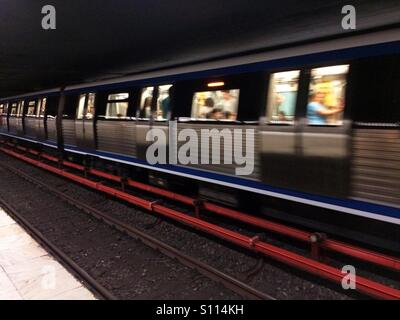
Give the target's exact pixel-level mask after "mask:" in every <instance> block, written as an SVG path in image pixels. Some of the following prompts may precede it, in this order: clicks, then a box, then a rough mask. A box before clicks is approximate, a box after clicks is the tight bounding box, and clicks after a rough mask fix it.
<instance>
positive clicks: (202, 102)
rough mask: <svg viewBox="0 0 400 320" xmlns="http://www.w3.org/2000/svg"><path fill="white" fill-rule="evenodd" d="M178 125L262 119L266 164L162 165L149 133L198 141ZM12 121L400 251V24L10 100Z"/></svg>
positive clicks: (117, 167)
mask: <svg viewBox="0 0 400 320" xmlns="http://www.w3.org/2000/svg"><path fill="white" fill-rule="evenodd" d="M171 122H174V126H175V127H176V130H177V132H178V135H179V133H180V132H181V131H183V130H185V129H192V131H194V132H196V133H198V134H199V136H200V135H201V132H202V130H204V129H217V130H218V133H220V132H221V131H222V130H223V129H229V130H233V131H234V130H236V129H241V130H242V131H241V132H244V129H251V132H253V138H254V144H253V147H254V156H253V157H251V159H250V158H249V161H250V162H251V163H250V166H251V168H252V169H253V170H251V173H249V174H247V175H237V174H236V171H235V170H236V169H237V167H238V165H237V164H236V163H215V162H214V161H212V160H211V159H207V160H209V161H205V162H204V163H201V162H198V163H195V162H193V163H180V162H179V161H171V159H167V163H151V162H149V161H148V159H147V151H148V150H149V147H150V146H151V145H152V144H153V143H154V141H155V140H154V139H151V137H150V139H149V132H150V130H152V129H158V131H157V132H164V133H165V136H166V137H167V139H166V147H167V148H172V145H173V144H174V143H175V144H176V145H175V147H176V146H177V147H178V148H179V147H180V146H182V145H183V144H184V143H185V141H186V140H184V141H182V140H179V141H175V142H174V141H172V140H173V139H174V137H173V136H172V135H171V134H170V132H169V131H170V130H171ZM0 125H1V129H0V130H1V132H0V134H1V136H2V137H3V138H4V139H9V140H12V141H18V143H19V144H22V145H29V146H30V147H32V148H36V149H38V150H46V152H51V153H53V154H57V155H58V156H60V157H63V158H66V159H69V160H72V161H77V162H81V163H84V164H85V165H87V166H94V167H101V168H102V169H104V170H110V171H118V172H119V174H121V175H122V176H130V177H134V178H136V179H140V180H142V181H146V182H147V183H151V184H156V185H158V186H161V187H164V188H168V189H174V190H180V191H181V192H184V193H190V194H192V195H196V196H198V197H199V198H206V199H209V200H211V201H215V202H222V203H224V204H225V205H227V206H231V207H236V208H241V209H243V210H245V211H246V212H249V213H252V214H255V215H259V216H267V217H269V218H271V219H275V220H279V221H286V222H287V223H291V224H295V225H301V226H303V227H306V228H309V229H311V230H315V231H321V232H327V233H329V234H335V235H337V236H338V237H344V238H351V239H354V240H355V241H358V242H364V243H369V244H371V245H374V246H377V247H381V248H386V249H388V250H390V251H393V252H400V30H399V29H392V30H386V31H376V32H374V33H369V34H358V35H351V36H347V37H341V38H332V39H326V40H321V41H318V42H310V43H299V44H296V45H292V46H287V47H284V46H283V47H277V48H272V49H271V50H269V51H263V52H255V53H252V54H249V55H245V56H240V57H231V58H226V59H221V60H218V61H209V62H204V63H199V64H194V65H185V66H178V67H175V68H169V69H162V70H158V71H151V72H146V73H141V74H134V75H130V76H126V77H123V78H115V79H110V80H103V81H98V82H93V83H83V84H73V85H70V86H66V87H63V88H56V89H52V90H47V91H41V92H35V93H28V94H24V95H20V96H14V97H8V98H2V99H0ZM246 132H247V131H246ZM249 132H250V131H249ZM214 133H215V132H214ZM211 138H212V137H211ZM245 138H246V137H243V139H238V140H236V139H235V140H234V142H233V145H232V146H231V149H229V148H228V151H229V150H230V151H229V152H233V151H232V150H233V149H235V147H236V146H235V144H238V143H239V142H240V143H241V144H242V143H243V141H244V144H246V143H247V142H246V141H247V140H246V139H245ZM175 139H176V138H175ZM224 139H225V137H224ZM221 141H222V140H221ZM198 143H200V144H202V143H203V142H200V141H199V142H198ZM241 147H243V145H241ZM211 148H212V150H213V151H218V150H214V149H216V148H219V149H221V144H220V145H218V144H214V143H211ZM200 149H201V148H200V146H199V148H198V150H200ZM244 149H245V148H243V149H241V150H242V151H243V150H244ZM226 150H227V149H226V148H225V149H224V150H222V149H221V150H219V151H221V152H222V153H224V152H225V153H226V152H228V151H226ZM197 152H198V153H200V151H197ZM199 156H200V155H199ZM201 156H202V157H203V156H204V155H201ZM175 160H176V159H175Z"/></svg>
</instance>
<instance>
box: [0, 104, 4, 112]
mask: <svg viewBox="0 0 400 320" xmlns="http://www.w3.org/2000/svg"><path fill="white" fill-rule="evenodd" d="M3 113H4V105H3V104H0V114H3Z"/></svg>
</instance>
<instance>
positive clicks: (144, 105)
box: [139, 87, 154, 119]
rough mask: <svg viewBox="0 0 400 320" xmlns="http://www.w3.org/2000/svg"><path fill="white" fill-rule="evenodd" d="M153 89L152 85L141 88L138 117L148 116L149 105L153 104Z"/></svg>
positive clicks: (149, 112)
mask: <svg viewBox="0 0 400 320" xmlns="http://www.w3.org/2000/svg"><path fill="white" fill-rule="evenodd" d="M153 91H154V87H146V88H143V89H142V95H141V97H140V112H139V118H145V119H147V118H150V116H151V105H152V104H153Z"/></svg>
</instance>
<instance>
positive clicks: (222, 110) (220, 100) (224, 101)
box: [191, 89, 240, 120]
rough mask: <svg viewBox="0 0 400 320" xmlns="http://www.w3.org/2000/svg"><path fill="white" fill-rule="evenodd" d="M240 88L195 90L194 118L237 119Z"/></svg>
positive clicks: (193, 102)
mask: <svg viewBox="0 0 400 320" xmlns="http://www.w3.org/2000/svg"><path fill="white" fill-rule="evenodd" d="M239 93H240V90H239V89H231V90H215V91H202V92H195V93H194V95H193V101H192V115H191V117H192V118H194V119H210V120H236V118H237V112H238V105H239Z"/></svg>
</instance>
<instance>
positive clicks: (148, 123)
mask: <svg viewBox="0 0 400 320" xmlns="http://www.w3.org/2000/svg"><path fill="white" fill-rule="evenodd" d="M171 88H172V84H166V85H161V86H151V87H145V88H142V90H141V95H140V102H139V103H140V105H139V108H138V110H137V113H136V118H137V125H136V138H137V139H136V141H137V145H136V147H137V154H138V157H139V158H140V159H142V160H146V152H147V148H148V147H149V146H150V144H152V143H153V141H154V137H152V135H151V133H150V135H148V132H149V130H150V129H159V130H162V131H163V132H164V134H165V137H166V140H167V141H166V143H167V147H166V149H165V150H168V120H169V118H170V98H171V97H170V92H171V91H170V90H171ZM167 153H168V152H167ZM166 156H167V155H166Z"/></svg>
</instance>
